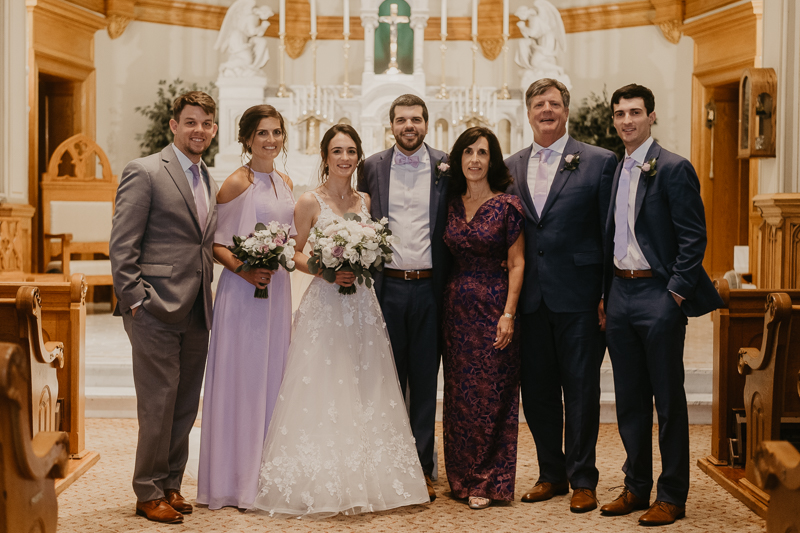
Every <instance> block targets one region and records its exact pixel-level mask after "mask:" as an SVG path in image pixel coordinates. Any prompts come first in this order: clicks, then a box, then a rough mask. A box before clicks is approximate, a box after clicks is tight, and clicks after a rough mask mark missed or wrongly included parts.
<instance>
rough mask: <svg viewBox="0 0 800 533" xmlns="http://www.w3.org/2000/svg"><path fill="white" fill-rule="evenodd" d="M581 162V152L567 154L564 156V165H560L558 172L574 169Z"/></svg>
mask: <svg viewBox="0 0 800 533" xmlns="http://www.w3.org/2000/svg"><path fill="white" fill-rule="evenodd" d="M580 164H581V153H580V152H575V153H574V154H567V156H566V157H565V158H564V166H563V167H561V170H560V171H559V172H564V171H565V170H575V169H576V168H578V165H580Z"/></svg>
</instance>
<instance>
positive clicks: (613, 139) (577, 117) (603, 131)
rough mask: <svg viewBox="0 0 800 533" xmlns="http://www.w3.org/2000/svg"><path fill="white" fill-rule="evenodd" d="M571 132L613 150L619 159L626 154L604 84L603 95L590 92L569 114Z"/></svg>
mask: <svg viewBox="0 0 800 533" xmlns="http://www.w3.org/2000/svg"><path fill="white" fill-rule="evenodd" d="M569 134H570V135H571V136H572V137H573V138H574V139H576V140H578V141H582V142H585V143H588V144H594V145H595V146H599V147H601V148H605V149H607V150H611V151H612V152H614V153H615V154H616V155H617V159H618V160H619V159H622V158H623V157H624V156H625V145H623V144H622V139H620V138H619V136H618V135H617V130H615V129H614V117H613V113H612V110H611V103H610V102H609V100H608V93H607V92H606V88H605V86H603V96H602V97H600V96H599V95H597V94H595V93H590V95H589V98H584V99H583V102H582V105H581V106H580V107H579V108H578V109H577V110H575V112H572V113H570V114H569Z"/></svg>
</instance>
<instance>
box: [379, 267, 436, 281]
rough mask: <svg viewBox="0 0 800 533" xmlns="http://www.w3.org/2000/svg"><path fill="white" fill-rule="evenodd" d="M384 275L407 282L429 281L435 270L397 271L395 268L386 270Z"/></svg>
mask: <svg viewBox="0 0 800 533" xmlns="http://www.w3.org/2000/svg"><path fill="white" fill-rule="evenodd" d="M383 274H384V275H385V276H389V277H390V278H397V279H404V280H406V281H411V280H416V279H427V278H432V277H433V270H432V269H430V268H429V269H427V270H395V269H393V268H384V269H383Z"/></svg>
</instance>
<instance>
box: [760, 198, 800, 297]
mask: <svg viewBox="0 0 800 533" xmlns="http://www.w3.org/2000/svg"><path fill="white" fill-rule="evenodd" d="M753 203H754V205H755V207H756V208H757V209H758V210H759V211H760V213H761V219H762V220H761V224H759V227H758V233H757V239H758V260H759V264H758V279H757V283H758V286H759V287H764V288H767V289H778V288H781V289H796V288H800V193H779V194H762V195H758V196H756V197H755V198H754V199H753Z"/></svg>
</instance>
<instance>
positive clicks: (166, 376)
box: [122, 295, 209, 501]
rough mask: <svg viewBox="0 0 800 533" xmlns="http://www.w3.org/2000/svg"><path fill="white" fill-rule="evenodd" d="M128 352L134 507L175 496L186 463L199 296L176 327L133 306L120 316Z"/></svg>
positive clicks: (201, 321) (193, 412)
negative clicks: (135, 436)
mask: <svg viewBox="0 0 800 533" xmlns="http://www.w3.org/2000/svg"><path fill="white" fill-rule="evenodd" d="M122 322H123V325H124V326H125V331H126V333H127V334H128V338H129V339H130V341H131V347H132V349H133V383H134V386H135V388H136V407H137V414H138V418H139V441H138V443H137V445H136V461H135V464H134V467H133V491H134V492H135V493H136V498H137V499H138V500H139V501H150V500H155V499H157V498H161V497H163V496H164V491H165V490H179V489H180V488H181V481H182V480H183V472H184V469H185V468H186V461H187V460H188V458H189V432H190V431H191V430H192V425H193V424H194V421H195V419H196V418H197V408H198V404H199V401H200V390H201V388H202V386H203V371H204V370H205V366H206V357H207V355H208V334H209V333H208V329H207V328H206V322H205V313H204V311H203V300H202V295H200V296H199V297H198V298H197V301H196V302H195V304H194V307H193V308H192V310H191V311H190V312H189V314H188V315H187V316H186V318H184V319H183V320H181V321H180V322H178V323H177V324H166V323H164V322H162V321H160V320H158V319H157V318H155V317H154V316H153V315H151V314H150V313H148V312H147V310H146V309H144V306H139V309H138V310H137V311H136V316H132V314H131V312H130V310H127V311H125V312H123V313H122Z"/></svg>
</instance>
